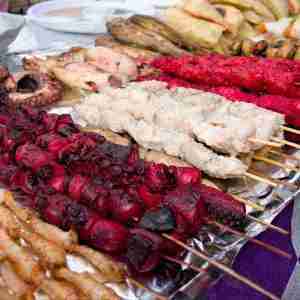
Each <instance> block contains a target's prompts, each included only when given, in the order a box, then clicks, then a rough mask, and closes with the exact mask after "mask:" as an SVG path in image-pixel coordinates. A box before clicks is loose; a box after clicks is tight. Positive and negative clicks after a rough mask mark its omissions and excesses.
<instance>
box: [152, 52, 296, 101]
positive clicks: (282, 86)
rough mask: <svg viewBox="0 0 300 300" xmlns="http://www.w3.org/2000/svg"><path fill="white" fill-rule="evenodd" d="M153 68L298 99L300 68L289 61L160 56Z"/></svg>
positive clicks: (187, 77) (205, 82) (186, 76)
mask: <svg viewBox="0 0 300 300" xmlns="http://www.w3.org/2000/svg"><path fill="white" fill-rule="evenodd" d="M152 66H153V67H155V68H157V69H159V70H161V71H163V72H165V73H167V74H170V75H175V76H178V77H179V78H182V79H185V80H189V81H191V82H194V83H199V84H206V85H208V86H210V85H213V86H229V87H231V86H235V87H239V88H243V89H246V90H251V91H255V92H259V93H268V94H271V95H281V96H286V97H290V98H299V96H300V88H299V87H298V85H297V82H298V81H299V70H300V65H299V63H298V62H295V61H290V60H288V59H273V60H272V59H265V58H257V57H224V56H221V55H208V56H184V57H180V58H172V57H160V58H157V59H155V60H154V61H153V62H152Z"/></svg>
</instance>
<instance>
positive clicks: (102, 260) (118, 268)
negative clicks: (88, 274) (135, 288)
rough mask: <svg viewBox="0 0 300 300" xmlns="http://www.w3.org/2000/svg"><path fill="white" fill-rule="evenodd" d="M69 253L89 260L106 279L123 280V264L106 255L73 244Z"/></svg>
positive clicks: (112, 280)
mask: <svg viewBox="0 0 300 300" xmlns="http://www.w3.org/2000/svg"><path fill="white" fill-rule="evenodd" d="M70 252H71V253H74V254H77V255H80V256H82V257H84V258H85V259H86V260H87V261H89V262H90V263H91V264H92V265H93V266H94V267H95V268H96V269H98V270H99V271H100V272H101V273H102V274H103V275H104V277H105V279H106V281H110V282H124V280H125V271H126V269H125V266H124V265H123V264H120V263H117V262H115V261H113V260H112V259H111V258H110V257H108V256H107V255H104V254H102V253H100V252H99V251H95V250H93V249H91V248H88V247H85V246H79V245H74V246H72V247H71V249H70Z"/></svg>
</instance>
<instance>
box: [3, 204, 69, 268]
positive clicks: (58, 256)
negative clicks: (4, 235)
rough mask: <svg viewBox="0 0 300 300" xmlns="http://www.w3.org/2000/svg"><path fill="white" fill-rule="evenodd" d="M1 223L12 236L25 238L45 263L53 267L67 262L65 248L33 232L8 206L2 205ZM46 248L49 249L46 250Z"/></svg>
mask: <svg viewBox="0 0 300 300" xmlns="http://www.w3.org/2000/svg"><path fill="white" fill-rule="evenodd" d="M0 224H1V226H2V227H3V228H5V229H6V230H7V231H8V232H9V234H10V235H11V236H12V237H14V238H18V239H20V238H22V239H24V240H25V241H26V242H27V243H28V244H29V245H30V246H31V248H32V250H33V251H34V252H35V254H37V255H38V256H39V258H40V259H41V261H42V262H44V264H45V265H48V266H50V267H52V266H61V265H63V264H64V263H65V251H64V249H62V248H60V247H59V246H58V245H57V244H55V243H53V242H51V241H48V240H46V239H44V238H42V237H41V236H40V235H39V234H37V233H35V232H32V231H31V230H30V229H29V228H28V227H27V225H25V224H22V223H21V222H20V221H19V220H18V219H17V218H16V217H15V216H14V215H13V213H12V212H11V211H10V210H9V209H8V208H5V207H2V206H0ZM45 249H47V250H46V251H45Z"/></svg>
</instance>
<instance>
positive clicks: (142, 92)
mask: <svg viewBox="0 0 300 300" xmlns="http://www.w3.org/2000/svg"><path fill="white" fill-rule="evenodd" d="M109 98H110V99H109ZM94 99H95V100H94ZM87 102H90V104H92V105H93V104H95V102H96V103H97V102H98V103H97V106H98V109H101V110H104V111H107V110H109V111H112V112H119V113H128V114H130V116H132V118H134V119H135V120H144V121H146V122H148V123H151V124H154V125H157V126H159V127H160V128H167V129H171V130H176V131H178V132H180V133H184V134H186V135H188V136H190V137H196V139H197V140H198V141H200V142H203V143H204V144H206V145H208V146H209V147H211V148H213V149H215V150H217V151H220V152H222V153H229V154H232V155H236V154H239V153H250V152H251V151H253V150H257V149H260V148H262V144H260V143H255V142H253V141H251V139H252V138H253V139H259V140H263V141H269V140H270V139H271V137H273V136H274V137H277V136H280V134H282V130H281V128H280V126H282V125H283V124H284V118H283V116H282V115H281V114H278V113H274V112H271V111H267V110H265V109H261V108H259V107H257V106H254V105H252V104H249V103H235V102H231V101H228V100H227V99H225V98H223V97H222V96H218V95H214V94H210V93H203V92H200V91H196V90H192V89H185V88H178V89H175V90H171V91H170V90H169V89H167V88H166V86H165V84H164V83H159V82H155V81H153V82H151V81H150V82H143V83H132V84H130V85H129V86H128V87H127V88H126V89H125V91H124V89H105V90H104V91H103V94H102V96H99V97H98V96H95V97H94V98H93V97H90V98H89V99H88V100H87ZM145 108H147V109H145ZM262 122H265V123H264V124H266V125H265V126H263V127H262V126H261V124H262Z"/></svg>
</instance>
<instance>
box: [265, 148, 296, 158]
mask: <svg viewBox="0 0 300 300" xmlns="http://www.w3.org/2000/svg"><path fill="white" fill-rule="evenodd" d="M268 152H269V153H272V154H276V155H278V156H281V157H282V158H285V159H290V160H299V158H297V157H295V156H293V155H288V154H286V153H283V152H279V151H276V150H275V149H269V150H268Z"/></svg>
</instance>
